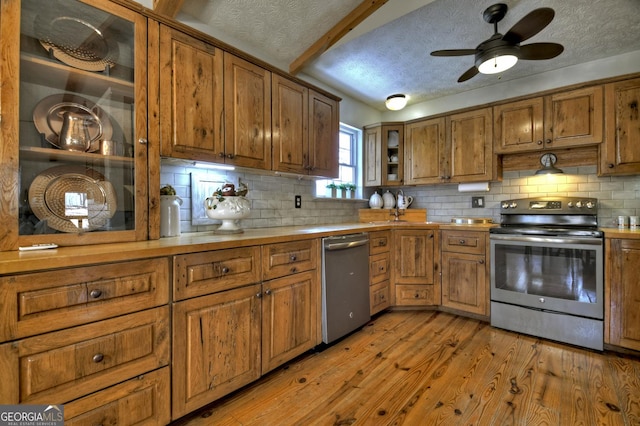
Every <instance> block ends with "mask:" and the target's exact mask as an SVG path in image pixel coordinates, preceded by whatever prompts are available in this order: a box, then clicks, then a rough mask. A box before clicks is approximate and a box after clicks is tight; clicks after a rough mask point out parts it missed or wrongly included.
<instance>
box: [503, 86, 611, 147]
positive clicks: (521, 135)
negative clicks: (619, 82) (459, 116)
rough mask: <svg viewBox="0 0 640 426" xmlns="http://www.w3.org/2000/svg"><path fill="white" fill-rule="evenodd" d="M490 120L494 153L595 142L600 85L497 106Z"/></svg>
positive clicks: (600, 125)
mask: <svg viewBox="0 0 640 426" xmlns="http://www.w3.org/2000/svg"><path fill="white" fill-rule="evenodd" d="M493 119H494V132H495V139H494V141H495V145H494V152H495V153H496V154H506V153H517V152H527V151H535V150H540V149H549V148H569V147H577V146H584V145H595V144H599V143H601V142H602V140H603V123H604V113H603V95H602V86H593V87H587V88H583V89H577V90H571V91H567V92H561V93H556V94H552V95H548V96H543V97H537V98H532V99H525V100H521V101H516V102H510V103H506V104H503V105H497V106H495V107H494V108H493Z"/></svg>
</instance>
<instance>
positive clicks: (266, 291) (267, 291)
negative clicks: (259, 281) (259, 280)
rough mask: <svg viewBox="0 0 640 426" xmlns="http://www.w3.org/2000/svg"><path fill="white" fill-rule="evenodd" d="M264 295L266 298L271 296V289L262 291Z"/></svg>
mask: <svg viewBox="0 0 640 426" xmlns="http://www.w3.org/2000/svg"><path fill="white" fill-rule="evenodd" d="M264 294H266V295H267V296H269V295H270V294H271V289H270V288H268V289H266V290H265V291H264Z"/></svg>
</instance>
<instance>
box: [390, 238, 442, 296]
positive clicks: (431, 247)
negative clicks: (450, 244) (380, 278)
mask: <svg viewBox="0 0 640 426" xmlns="http://www.w3.org/2000/svg"><path fill="white" fill-rule="evenodd" d="M438 239H439V238H438V232H437V231H435V230H433V229H428V230H422V229H420V230H418V229H416V230H394V231H393V247H394V250H393V265H394V269H393V274H392V277H393V282H394V296H395V305H398V306H431V305H439V304H440V285H439V284H440V283H439V282H437V281H436V279H435V276H436V275H437V273H438V270H439V262H438V261H437V258H438V257H439V256H436V254H437V252H438V250H439V247H440V244H439V242H438Z"/></svg>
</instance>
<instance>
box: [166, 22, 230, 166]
mask: <svg viewBox="0 0 640 426" xmlns="http://www.w3.org/2000/svg"><path fill="white" fill-rule="evenodd" d="M222 76H223V52H222V50H220V49H218V48H216V47H214V46H212V45H210V44H207V43H205V42H203V41H200V40H197V39H195V38H193V37H191V36H188V35H186V34H183V33H181V32H179V31H177V30H174V29H172V28H169V27H166V26H161V27H160V137H161V152H162V155H164V156H167V157H176V158H186V159H194V160H196V159H197V160H204V161H213V162H224V160H225V158H224V152H225V149H224V145H223V144H224V137H223V128H222V114H223V91H222V87H223V86H222V83H223V79H222ZM220 154H222V156H220Z"/></svg>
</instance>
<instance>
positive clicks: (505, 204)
mask: <svg viewBox="0 0 640 426" xmlns="http://www.w3.org/2000/svg"><path fill="white" fill-rule="evenodd" d="M500 207H502V208H503V209H508V208H509V203H507V202H506V201H505V202H503V203H502V205H501V206H500Z"/></svg>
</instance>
